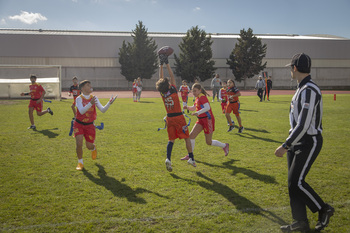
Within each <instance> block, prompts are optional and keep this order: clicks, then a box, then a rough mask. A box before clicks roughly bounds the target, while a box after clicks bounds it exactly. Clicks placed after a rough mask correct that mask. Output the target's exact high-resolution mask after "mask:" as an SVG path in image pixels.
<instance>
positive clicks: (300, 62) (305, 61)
mask: <svg viewBox="0 0 350 233" xmlns="http://www.w3.org/2000/svg"><path fill="white" fill-rule="evenodd" d="M286 66H296V67H297V69H298V71H299V72H300V73H310V71H311V58H310V57H309V56H308V55H306V54H305V53H298V54H295V55H294V56H293V58H292V61H291V62H290V63H289V64H287V65H286Z"/></svg>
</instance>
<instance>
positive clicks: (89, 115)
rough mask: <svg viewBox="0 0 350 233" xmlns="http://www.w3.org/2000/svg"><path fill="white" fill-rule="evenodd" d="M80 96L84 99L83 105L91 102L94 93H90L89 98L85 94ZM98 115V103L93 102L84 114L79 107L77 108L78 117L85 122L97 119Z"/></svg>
mask: <svg viewBox="0 0 350 233" xmlns="http://www.w3.org/2000/svg"><path fill="white" fill-rule="evenodd" d="M80 97H81V99H82V103H83V106H86V105H87V104H88V103H90V101H91V99H92V97H93V95H90V98H89V99H85V98H84V96H83V95H80ZM96 115H97V114H96V105H95V104H93V105H92V106H91V107H90V108H89V109H88V110H87V111H86V112H85V113H84V114H81V113H80V112H79V109H77V116H76V119H77V120H79V121H81V122H84V123H91V122H93V121H94V120H96Z"/></svg>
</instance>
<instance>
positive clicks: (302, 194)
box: [275, 53, 334, 232]
mask: <svg viewBox="0 0 350 233" xmlns="http://www.w3.org/2000/svg"><path fill="white" fill-rule="evenodd" d="M287 66H290V68H291V76H292V79H294V80H297V82H298V88H297V90H296V92H295V94H294V96H293V98H292V102H291V105H290V113H289V122H290V125H291V128H290V130H289V136H288V137H287V139H286V141H285V143H283V145H281V146H279V147H278V148H277V149H276V151H275V155H276V156H277V157H282V156H283V155H284V154H285V153H286V152H287V161H288V191H289V199H290V206H291V210H292V217H293V219H294V222H293V223H292V224H290V225H285V226H281V230H282V231H283V232H292V231H309V230H310V226H309V221H308V218H307V214H306V206H307V207H308V208H309V209H310V210H311V211H312V212H313V213H315V212H318V221H317V223H316V226H315V229H316V231H320V230H322V229H324V228H325V227H326V226H327V225H328V223H329V219H330V217H331V216H333V213H334V208H333V207H332V206H330V205H329V204H326V203H325V202H324V201H323V200H322V199H321V197H320V196H319V195H318V194H317V193H316V191H315V190H313V189H312V188H311V186H310V185H309V184H308V183H306V181H305V178H306V175H307V174H308V172H309V171H310V169H311V166H312V164H313V163H314V162H315V160H316V158H317V156H318V154H319V153H320V151H321V148H322V143H323V138H322V112H323V107H322V94H321V91H320V89H319V87H318V86H317V85H316V84H315V83H314V82H313V81H312V79H311V76H310V70H311V59H310V57H309V56H308V55H306V54H304V53H299V54H296V55H294V56H293V58H292V61H291V63H290V64H288V65H287Z"/></svg>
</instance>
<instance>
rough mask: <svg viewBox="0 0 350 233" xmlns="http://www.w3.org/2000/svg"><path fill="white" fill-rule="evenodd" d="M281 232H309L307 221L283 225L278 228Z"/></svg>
mask: <svg viewBox="0 0 350 233" xmlns="http://www.w3.org/2000/svg"><path fill="white" fill-rule="evenodd" d="M280 229H281V231H282V232H292V231H300V232H308V231H310V226H309V221H307V220H306V221H295V222H293V223H292V224H290V225H284V226H281V227H280Z"/></svg>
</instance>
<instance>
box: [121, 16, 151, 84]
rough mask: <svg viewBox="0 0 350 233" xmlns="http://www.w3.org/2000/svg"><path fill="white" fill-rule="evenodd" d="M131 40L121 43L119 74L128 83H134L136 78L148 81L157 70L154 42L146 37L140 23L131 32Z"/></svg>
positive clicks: (144, 29) (145, 31)
mask: <svg viewBox="0 0 350 233" xmlns="http://www.w3.org/2000/svg"><path fill="white" fill-rule="evenodd" d="M132 38H133V42H132V43H130V42H125V41H123V45H122V47H121V48H120V49H119V63H120V65H121V74H122V75H123V76H125V78H126V79H127V80H128V81H134V79H135V78H137V77H141V78H143V79H150V78H152V76H153V74H155V73H156V72H157V69H158V56H157V45H156V42H155V41H154V40H153V38H149V37H148V34H147V29H146V28H145V26H144V25H143V24H142V21H139V24H138V25H136V29H135V30H133V31H132Z"/></svg>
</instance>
